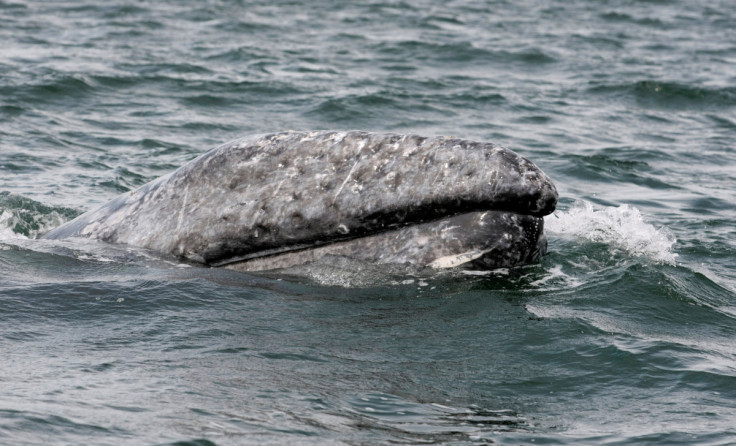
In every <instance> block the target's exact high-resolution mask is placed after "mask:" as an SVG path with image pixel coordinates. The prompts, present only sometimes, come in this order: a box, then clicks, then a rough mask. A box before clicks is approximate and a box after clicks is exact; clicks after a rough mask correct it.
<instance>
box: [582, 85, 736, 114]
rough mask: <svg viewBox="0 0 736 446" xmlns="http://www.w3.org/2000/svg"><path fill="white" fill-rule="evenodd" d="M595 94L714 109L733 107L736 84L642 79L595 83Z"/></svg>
mask: <svg viewBox="0 0 736 446" xmlns="http://www.w3.org/2000/svg"><path fill="white" fill-rule="evenodd" d="M588 92H590V93H593V94H604V95H623V96H624V97H625V98H630V99H633V100H635V101H636V102H638V103H639V104H641V105H645V106H650V107H665V108H671V107H679V108H691V107H695V108H711V107H733V106H734V104H736V87H732V86H729V87H720V88H719V87H705V86H699V85H695V84H683V83H678V82H663V81H655V80H641V81H638V82H634V83H629V84H617V85H594V86H592V87H591V88H589V89H588Z"/></svg>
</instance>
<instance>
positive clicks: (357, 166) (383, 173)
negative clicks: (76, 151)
mask: <svg viewBox="0 0 736 446" xmlns="http://www.w3.org/2000/svg"><path fill="white" fill-rule="evenodd" d="M556 203H557V190H556V189H555V186H554V184H553V183H552V182H551V181H550V179H549V178H548V177H547V176H546V175H545V174H544V173H543V172H542V171H541V170H540V169H539V168H538V167H537V166H535V165H534V164H533V163H532V162H531V161H529V160H527V159H526V158H523V157H521V156H519V155H517V154H516V153H514V152H512V151H511V150H508V149H506V148H503V147H500V146H497V145H495V144H492V143H482V142H473V141H467V140H462V139H457V138H447V137H431V138H426V137H421V136H417V135H398V134H375V133H367V132H360V131H349V132H336V131H327V132H283V133H274V134H267V135H258V136H251V137H246V138H242V139H239V140H236V141H233V142H230V143H227V144H224V145H222V146H219V147H216V148H214V149H212V150H210V151H209V152H206V153H204V154H203V155H201V156H200V157H198V158H196V159H194V160H193V161H191V162H189V163H188V164H186V165H184V166H182V167H181V168H179V169H178V170H176V171H174V172H172V173H171V174H168V175H166V176H163V177H161V178H159V179H156V180H154V181H151V182H150V183H148V184H145V185H143V186H142V187H140V188H139V189H137V190H134V191H131V192H128V193H124V194H122V195H120V196H118V197H117V198H115V199H113V200H112V201H110V202H109V203H107V204H105V205H103V206H102V207H100V208H99V209H97V210H93V211H90V212H87V213H85V214H83V215H81V216H79V217H77V218H76V219H75V220H72V221H70V222H68V223H66V224H64V225H62V226H60V227H58V228H56V229H54V230H52V231H51V232H49V233H47V234H46V235H45V236H44V238H47V239H61V238H67V237H90V238H94V239H98V240H102V241H105V242H110V243H122V244H128V245H133V246H137V247H142V248H147V249H151V250H154V251H159V252H162V253H167V254H173V255H175V256H179V257H182V258H185V259H188V260H190V261H194V262H198V263H202V264H205V265H211V266H227V267H231V268H235V269H241V270H261V269H272V268H281V267H287V266H292V265H296V264H299V263H304V262H309V261H314V260H317V259H319V258H320V257H321V256H324V255H342V256H347V257H352V258H356V259H362V260H367V261H375V262H378V263H408V264H411V265H416V266H419V267H424V266H431V267H440V268H441V267H454V266H460V265H466V266H467V265H472V266H474V267H481V268H496V267H508V266H515V265H519V264H524V263H528V262H533V261H536V260H537V259H538V258H539V256H540V255H542V254H543V253H544V252H545V250H546V239H545V237H544V233H543V219H542V217H543V216H544V215H547V214H549V213H551V212H552V211H554V209H555V206H556Z"/></svg>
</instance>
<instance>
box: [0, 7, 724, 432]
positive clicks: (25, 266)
mask: <svg viewBox="0 0 736 446" xmlns="http://www.w3.org/2000/svg"><path fill="white" fill-rule="evenodd" d="M735 6H736V5H734V3H733V2H732V1H726V0H720V1H719V0H714V1H709V2H691V1H685V0H681V1H658V0H648V1H634V0H608V1H606V0H604V1H598V2H587V1H565V2H563V1H550V2H544V1H532V0H522V1H513V2H512V1H508V2H504V1H465V0H462V1H450V2H431V1H420V0H407V1H396V2H395V1H366V2H356V3H347V2H338V1H329V0H320V1H314V2H308V3H306V4H302V3H300V2H287V1H277V2H265V1H264V2H249V1H240V2H238V1H232V2H225V1H209V2H194V1H177V2H174V1H162V2H147V3H144V2H133V1H127V2H126V1H122V0H114V1H109V2H104V3H99V4H98V2H82V1H80V2H65V1H54V2H40V1H38V2H34V1H25V2H20V1H19V2H12V1H0V43H1V44H2V45H1V46H0V443H1V444H111V445H112V444H115V445H119V444H131V445H139V444H180V445H183V444H190V445H209V444H217V445H230V444H232V445H235V444H314V445H323V444H453V445H466V444H468V445H470V444H513V445H516V444H585V445H587V444H733V443H736V261H735V260H734V259H736V242H735V240H736V225H734V223H733V222H734V220H735V219H736V199H735V198H734V191H735V190H736V149H735V147H736V144H735V143H734V141H736V26H734V25H735V24H736V7H735ZM288 129H295V130H316V129H361V130H371V131H393V132H402V133H407V132H413V133H419V134H424V135H454V136H458V137H463V138H467V139H475V140H483V141H492V142H496V143H498V144H501V145H504V146H507V147H509V148H512V149H514V150H516V151H517V152H519V153H521V154H523V155H524V156H527V157H528V158H530V159H532V160H533V161H534V162H535V163H536V164H537V165H539V166H540V167H541V168H542V169H543V170H544V171H545V172H546V173H547V174H548V175H549V176H550V177H551V178H552V179H553V180H554V181H555V182H556V184H557V187H558V189H559V191H560V195H561V202H560V206H559V209H558V211H557V212H556V213H555V214H554V215H553V216H550V217H548V218H547V219H546V224H547V232H548V236H549V240H550V251H551V252H550V254H549V255H548V256H546V257H545V258H544V259H543V260H542V261H541V262H540V263H539V264H536V265H531V266H529V267H525V268H522V269H520V270H518V271H500V272H496V273H494V274H491V275H487V276H468V275H460V276H458V275H426V276H406V275H403V276H402V275H397V274H394V273H391V272H388V271H381V270H378V269H376V268H373V267H371V266H370V265H360V264H354V263H351V262H341V261H338V260H335V261H331V262H325V263H322V264H318V265H313V266H309V267H305V268H302V269H300V270H299V271H297V272H298V273H300V276H298V277H296V276H279V275H265V276H253V275H246V274H241V273H235V272H231V271H225V270H217V269H203V268H184V267H181V266H179V265H176V264H175V263H172V262H169V261H167V260H166V259H160V258H155V257H152V256H150V255H148V254H146V253H142V252H138V251H134V250H130V249H127V248H125V247H110V246H104V245H101V244H95V243H83V242H74V241H65V242H55V243H50V242H45V241H40V240H36V239H35V237H36V236H37V235H39V234H42V233H43V232H45V231H47V230H49V229H51V228H53V227H55V226H56V225H58V224H59V223H61V222H63V221H66V220H68V219H70V218H72V217H73V216H75V215H77V214H79V213H80V212H82V211H85V210H88V209H91V208H93V207H96V206H98V205H100V204H101V203H104V202H106V201H107V200H109V199H111V198H113V197H114V196H116V195H117V194H119V193H121V192H125V191H128V190H130V189H132V188H135V187H137V186H140V185H142V184H144V183H145V182H147V181H149V180H151V179H154V178H156V177H158V176H160V175H163V174H165V173H168V172H169V171H171V170H173V169H174V168H176V167H178V166H180V165H182V164H183V163H185V162H186V161H188V160H190V159H192V158H193V157H195V156H196V155H198V154H200V153H202V152H203V151H204V150H206V149H208V148H210V147H212V146H214V145H216V144H219V143H222V142H226V141H228V140H231V139H234V138H236V137H239V136H243V135H246V134H250V133H264V132H271V131H280V130H288Z"/></svg>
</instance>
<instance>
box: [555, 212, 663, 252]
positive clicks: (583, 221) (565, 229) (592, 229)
mask: <svg viewBox="0 0 736 446" xmlns="http://www.w3.org/2000/svg"><path fill="white" fill-rule="evenodd" d="M545 227H546V229H547V230H548V231H549V232H550V233H554V234H558V235H568V236H575V237H580V238H583V239H586V240H589V241H592V242H600V243H604V244H607V245H609V246H611V247H612V248H615V249H623V250H624V251H626V252H627V253H628V254H630V255H632V256H635V257H645V258H648V259H650V260H653V261H655V262H659V263H666V264H670V265H675V260H676V258H677V254H676V253H675V252H673V247H674V245H675V243H676V241H677V239H676V238H675V236H674V235H673V234H672V233H671V231H670V230H669V229H667V228H666V227H661V228H656V227H655V226H654V225H652V224H650V223H647V222H646V221H645V220H644V217H643V216H642V215H641V212H639V210H638V209H637V208H635V207H632V206H629V205H627V204H623V205H621V206H619V207H603V208H596V207H595V206H594V205H593V204H592V203H590V202H588V201H585V200H579V201H577V202H575V203H574V204H573V206H572V207H571V208H570V209H569V210H567V211H558V212H555V213H554V214H552V215H551V216H550V217H547V218H546V219H545Z"/></svg>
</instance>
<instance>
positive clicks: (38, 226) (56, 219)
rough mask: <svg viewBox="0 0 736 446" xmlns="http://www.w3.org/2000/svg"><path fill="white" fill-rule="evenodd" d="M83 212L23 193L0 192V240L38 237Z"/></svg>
mask: <svg viewBox="0 0 736 446" xmlns="http://www.w3.org/2000/svg"><path fill="white" fill-rule="evenodd" d="M80 213H81V212H80V211H77V210H76V209H70V208H65V207H51V206H47V205H45V204H42V203H39V202H38V201H34V200H31V199H30V198H26V197H23V196H21V195H16V194H12V193H10V192H7V191H4V192H0V240H9V239H19V238H21V239H22V238H36V237H37V236H38V235H41V234H43V233H45V232H47V231H49V230H51V229H53V228H55V227H57V226H59V225H60V224H62V223H64V222H65V221H68V220H71V219H73V218H75V217H76V216H78V215H79V214H80Z"/></svg>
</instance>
